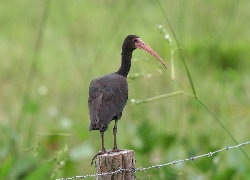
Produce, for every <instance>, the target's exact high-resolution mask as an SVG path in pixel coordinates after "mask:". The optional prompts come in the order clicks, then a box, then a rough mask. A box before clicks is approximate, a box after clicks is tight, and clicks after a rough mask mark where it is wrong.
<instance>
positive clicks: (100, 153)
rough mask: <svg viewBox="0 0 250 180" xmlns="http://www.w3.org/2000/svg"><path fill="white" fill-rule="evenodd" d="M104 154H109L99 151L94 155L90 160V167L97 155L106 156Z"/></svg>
mask: <svg viewBox="0 0 250 180" xmlns="http://www.w3.org/2000/svg"><path fill="white" fill-rule="evenodd" d="M106 153H108V154H109V153H110V152H109V151H106V150H104V151H103V150H102V151H99V152H98V153H96V154H95V155H94V156H93V158H92V160H91V166H92V165H93V163H94V160H95V158H96V157H97V156H98V155H102V154H106Z"/></svg>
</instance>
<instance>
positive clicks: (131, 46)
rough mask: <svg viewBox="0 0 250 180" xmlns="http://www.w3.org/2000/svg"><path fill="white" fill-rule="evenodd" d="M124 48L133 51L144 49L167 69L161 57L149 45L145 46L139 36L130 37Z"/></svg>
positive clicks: (125, 41)
mask: <svg viewBox="0 0 250 180" xmlns="http://www.w3.org/2000/svg"><path fill="white" fill-rule="evenodd" d="M123 48H125V49H128V50H132V51H133V50H135V49H136V48H139V49H142V50H144V51H146V52H148V53H149V54H151V55H152V56H154V57H156V58H157V59H158V60H159V61H160V62H161V63H162V64H163V66H164V67H165V68H167V67H166V64H165V63H164V61H163V60H162V59H161V57H160V56H159V55H158V54H157V53H156V52H154V51H153V49H151V48H150V47H149V46H148V45H147V44H145V43H144V42H143V41H142V40H141V38H140V37H138V36H137V35H128V36H127V37H126V38H125V40H124V43H123Z"/></svg>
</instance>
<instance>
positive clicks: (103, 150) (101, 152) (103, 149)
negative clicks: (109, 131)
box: [91, 132, 107, 166]
mask: <svg viewBox="0 0 250 180" xmlns="http://www.w3.org/2000/svg"><path fill="white" fill-rule="evenodd" d="M101 137H102V150H101V151H99V152H98V153H96V154H95V155H94V157H93V158H92V161H91V166H92V165H93V163H94V160H95V158H96V157H97V156H98V155H102V154H105V153H106V152H107V151H106V149H105V147H104V132H101Z"/></svg>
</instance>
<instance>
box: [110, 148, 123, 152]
mask: <svg viewBox="0 0 250 180" xmlns="http://www.w3.org/2000/svg"><path fill="white" fill-rule="evenodd" d="M120 151H124V150H123V149H118V148H117V147H114V148H113V149H112V151H111V152H120Z"/></svg>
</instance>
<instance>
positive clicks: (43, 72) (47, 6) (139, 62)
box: [0, 0, 250, 179]
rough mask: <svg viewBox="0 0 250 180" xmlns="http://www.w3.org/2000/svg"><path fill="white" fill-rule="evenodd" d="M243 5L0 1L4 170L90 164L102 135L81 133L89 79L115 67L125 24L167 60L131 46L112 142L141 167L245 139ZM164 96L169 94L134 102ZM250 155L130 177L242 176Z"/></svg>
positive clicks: (12, 175)
mask: <svg viewBox="0 0 250 180" xmlns="http://www.w3.org/2000/svg"><path fill="white" fill-rule="evenodd" d="M249 8H250V1H248V0H241V1H235V0H234V1H233V0H231V1H226V0H219V1H199V2H198V1H197V2H193V1H184V0H179V1H170V0H167V1H163V0H159V1H157V0H156V1H151V0H147V1H142V0H138V1H133V0H127V1H112V0H110V1H102V0H98V1H80V0H74V1H66V0H61V1H50V0H44V1H30V0H23V1H15V2H14V1H13V2H11V1H2V2H1V3H0V9H1V10H0V27H1V30H0V54H1V61H0V79H1V80H0V99H1V104H0V131H1V136H0V162H1V163H0V179H49V178H51V179H55V178H62V177H72V176H75V175H85V174H94V173H95V168H94V167H91V166H90V162H91V159H92V157H93V155H94V154H95V153H96V152H97V151H99V150H100V148H101V141H100V134H99V132H98V131H92V132H89V131H88V127H89V121H90V120H89V115H88V106H87V101H88V86H89V83H90V81H91V80H92V79H94V78H95V77H98V76H101V75H103V74H107V73H110V72H114V71H116V70H117V69H118V67H119V65H120V53H121V45H122V42H123V40H124V38H125V37H126V36H127V35H128V34H136V35H138V36H140V37H141V38H142V39H143V40H144V41H145V42H146V43H147V44H149V45H150V46H151V47H152V48H153V49H154V50H155V51H156V52H157V53H158V54H159V55H160V56H161V57H162V58H163V60H164V61H165V62H166V64H167V65H168V67H169V68H168V69H167V70H165V69H164V68H162V67H161V65H160V64H159V63H158V62H157V61H156V60H155V59H154V58H153V57H151V56H150V55H148V54H146V53H145V52H142V51H140V50H136V51H135V52H134V54H133V64H132V69H131V72H130V78H129V100H131V99H133V100H132V102H130V101H129V102H128V104H127V106H126V107H125V109H124V112H123V117H122V119H121V120H120V121H119V123H118V134H117V136H118V147H120V148H124V149H125V148H126V149H133V150H135V152H136V163H137V164H136V166H137V167H147V166H150V165H153V164H162V163H167V162H169V161H173V160H175V159H183V158H187V157H192V156H195V155H200V154H204V153H208V152H210V151H213V150H217V149H221V148H223V147H227V146H229V145H235V144H236V143H235V140H236V141H237V142H239V143H240V142H246V141H249V127H250V121H249V117H250V94H249V92H248V90H249V89H250V81H249V70H250V69H249V67H250V61H249V59H250V51H249V49H250V43H249V42H250V31H249V29H250V24H249V19H250V13H249ZM167 18H168V19H169V21H170V24H171V27H172V30H173V31H171V27H170V26H169V24H168V22H167ZM166 35H167V37H168V39H166ZM175 35H176V38H177V40H178V41H176V39H175ZM169 38H171V41H170V39H169ZM170 42H171V44H170ZM178 42H179V43H178ZM171 59H172V60H173V61H171ZM173 62H174V64H173ZM185 63H186V64H187V67H185ZM173 70H174V78H173V74H172V73H173ZM187 71H188V72H190V76H188V74H187ZM191 82H192V83H193V86H192V83H191ZM166 94H168V95H166ZM159 95H163V96H166V97H165V98H161V99H159V100H153V101H149V102H145V103H138V104H137V103H136V102H138V101H137V100H138V99H140V100H143V99H148V98H151V97H157V96H159ZM112 126H113V123H112V124H111V125H110V128H109V130H108V131H107V133H106V137H107V138H105V140H106V142H105V143H106V147H107V148H112V145H113V137H112V130H111V127H112ZM108 137H110V138H108ZM249 156H250V147H249V146H246V147H243V148H242V149H239V148H238V149H235V150H231V151H227V152H223V153H220V154H216V155H214V156H213V157H210V158H203V159H199V160H195V161H193V162H187V163H182V164H178V165H176V166H168V167H164V168H162V169H159V170H158V169H154V170H149V171H147V172H146V173H144V172H139V173H138V174H137V179H154V178H155V179H167V178H168V179H197V178H198V177H199V178H203V179H247V178H249V177H250V171H249V169H250V160H249Z"/></svg>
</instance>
